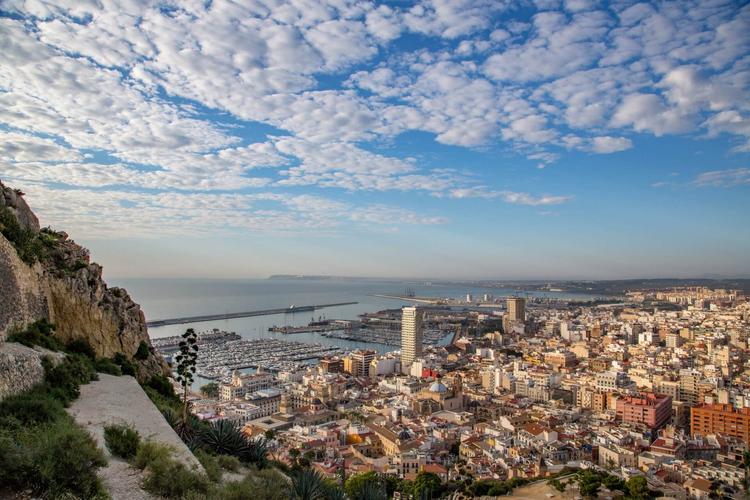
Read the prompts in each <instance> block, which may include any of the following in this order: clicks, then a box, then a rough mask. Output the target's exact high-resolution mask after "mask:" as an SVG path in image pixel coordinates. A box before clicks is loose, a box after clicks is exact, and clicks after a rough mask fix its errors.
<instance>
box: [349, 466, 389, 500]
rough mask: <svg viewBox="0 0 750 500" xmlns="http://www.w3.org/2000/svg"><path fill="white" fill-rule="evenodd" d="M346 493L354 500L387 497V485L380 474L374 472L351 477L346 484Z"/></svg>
mask: <svg viewBox="0 0 750 500" xmlns="http://www.w3.org/2000/svg"><path fill="white" fill-rule="evenodd" d="M344 491H346V494H347V495H349V498H351V499H352V500H360V499H362V500H364V499H370V498H380V497H382V498H385V497H386V485H385V484H384V482H383V480H382V479H381V477H380V476H379V475H378V473H377V472H372V471H370V472H363V473H361V474H355V475H353V476H351V477H350V478H349V479H347V480H346V482H345V483H344ZM381 493H382V494H381Z"/></svg>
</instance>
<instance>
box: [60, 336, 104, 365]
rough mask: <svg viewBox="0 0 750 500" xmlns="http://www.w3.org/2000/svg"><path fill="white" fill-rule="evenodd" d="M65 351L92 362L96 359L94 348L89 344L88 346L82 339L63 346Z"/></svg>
mask: <svg viewBox="0 0 750 500" xmlns="http://www.w3.org/2000/svg"><path fill="white" fill-rule="evenodd" d="M65 350H66V351H67V352H70V353H74V354H82V355H84V356H86V357H87V358H89V359H92V360H94V359H96V352H94V348H93V347H91V344H89V342H88V341H87V340H86V339H84V338H77V339H75V340H71V341H70V342H68V344H67V345H66V346H65Z"/></svg>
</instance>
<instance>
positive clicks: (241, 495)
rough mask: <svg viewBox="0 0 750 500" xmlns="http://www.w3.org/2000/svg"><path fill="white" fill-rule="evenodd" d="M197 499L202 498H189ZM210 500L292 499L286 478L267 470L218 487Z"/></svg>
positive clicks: (213, 489)
mask: <svg viewBox="0 0 750 500" xmlns="http://www.w3.org/2000/svg"><path fill="white" fill-rule="evenodd" d="M187 498H188V499H190V498H195V499H196V500H197V499H198V498H201V497H190V496H188V497H187ZM203 498H208V499H209V500H259V499H263V500H289V498H292V496H291V491H290V488H289V484H288V483H287V480H286V478H285V477H284V476H283V475H281V474H280V473H279V472H278V471H275V470H272V469H266V470H262V471H257V472H253V473H251V474H249V475H248V476H247V477H246V478H245V479H243V480H242V481H233V482H229V483H225V484H221V485H216V486H214V487H213V488H211V490H209V493H208V495H207V496H206V497H203Z"/></svg>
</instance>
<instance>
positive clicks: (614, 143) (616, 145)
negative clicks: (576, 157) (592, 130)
mask: <svg viewBox="0 0 750 500" xmlns="http://www.w3.org/2000/svg"><path fill="white" fill-rule="evenodd" d="M632 147H633V141H631V140H630V139H628V138H625V137H610V136H601V137H594V138H593V139H592V143H591V150H592V151H593V152H595V153H603V154H607V153H616V152H618V151H625V150H626V149H630V148H632Z"/></svg>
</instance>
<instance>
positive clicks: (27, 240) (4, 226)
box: [0, 207, 48, 265]
mask: <svg viewBox="0 0 750 500" xmlns="http://www.w3.org/2000/svg"><path fill="white" fill-rule="evenodd" d="M0 233H1V234H2V235H3V236H5V238H6V239H7V240H8V241H10V243H11V244H12V245H13V247H14V248H15V249H16V253H17V254H18V257H19V258H20V259H21V260H22V261H24V262H25V263H27V264H29V265H32V264H34V263H35V262H37V261H40V260H44V259H45V258H46V257H47V250H48V247H47V245H46V244H45V241H46V240H44V239H42V238H41V237H40V234H37V233H35V232H34V231H32V230H31V229H26V228H24V227H22V226H21V224H19V222H18V219H17V218H16V216H15V215H14V214H13V212H12V211H11V210H10V208H8V207H0Z"/></svg>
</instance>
